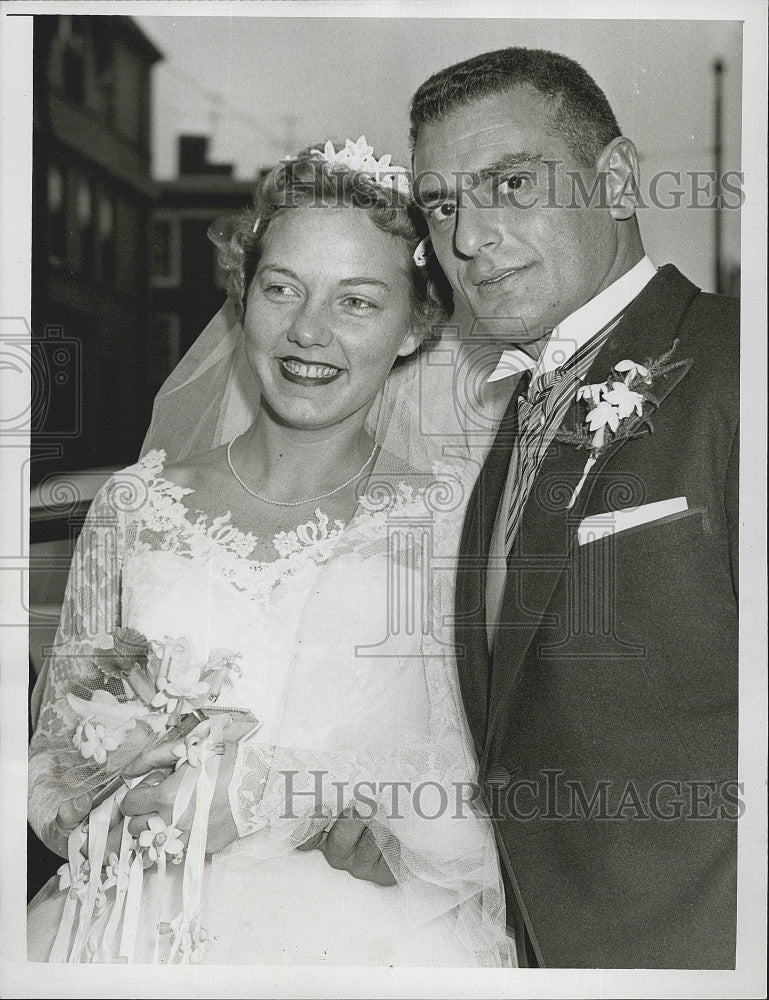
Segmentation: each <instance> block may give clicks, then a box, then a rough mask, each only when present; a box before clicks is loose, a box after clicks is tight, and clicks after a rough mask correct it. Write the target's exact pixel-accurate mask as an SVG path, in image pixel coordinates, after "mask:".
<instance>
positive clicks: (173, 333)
mask: <svg viewBox="0 0 769 1000" xmlns="http://www.w3.org/2000/svg"><path fill="white" fill-rule="evenodd" d="M254 184H255V181H240V180H235V179H234V178H233V176H232V166H231V165H230V164H213V163H209V161H208V139H207V137H205V136H191V135H183V136H180V137H179V175H178V177H177V178H175V179H174V180H171V181H160V182H158V183H157V197H156V202H155V209H154V211H153V215H152V229H151V236H150V254H151V264H150V273H151V284H152V319H151V323H150V329H151V334H152V336H151V341H152V343H151V347H150V351H149V353H148V355H147V366H148V370H147V378H148V382H149V385H150V387H151V391H152V392H153V394H154V393H155V392H157V390H158V389H159V388H160V386H161V385H162V383H163V381H164V379H165V378H166V376H167V375H168V374H169V373H170V372H171V370H172V369H173V367H174V366H175V365H176V363H177V361H178V360H179V359H180V358H181V357H182V355H183V354H184V353H185V352H186V351H187V350H188V348H189V347H190V346H191V345H192V344H193V342H194V341H195V339H196V337H197V336H198V334H200V332H201V331H202V330H203V328H204V327H205V325H206V324H207V323H208V321H209V320H210V319H211V317H212V316H213V315H214V314H215V313H216V312H217V310H218V309H219V308H220V307H221V305H222V303H223V302H224V299H225V295H226V274H225V272H224V271H222V270H221V268H219V266H218V264H217V260H216V249H215V247H214V245H213V243H211V241H210V240H209V239H208V237H207V232H208V228H209V226H210V225H211V223H212V222H214V221H215V220H216V219H218V218H221V217H222V216H227V215H232V214H234V213H236V212H239V211H242V210H243V209H244V208H246V207H248V205H249V204H251V203H252V200H253V192H254Z"/></svg>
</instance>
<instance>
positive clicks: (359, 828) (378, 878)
mask: <svg viewBox="0 0 769 1000" xmlns="http://www.w3.org/2000/svg"><path fill="white" fill-rule="evenodd" d="M297 850H299V851H311V850H317V851H320V852H321V854H322V855H323V856H324V857H325V859H326V861H328V863H329V864H330V865H331V867H332V868H338V869H340V870H342V871H347V872H349V873H350V874H351V875H353V876H354V877H355V878H359V879H363V880H364V881H366V882H374V883H375V884H376V885H395V876H394V875H393V873H392V871H391V869H390V866H389V865H388V864H387V862H386V861H385V859H384V857H383V855H382V852H381V850H380V849H379V847H378V846H377V843H376V840H375V839H374V834H373V833H372V832H371V828H370V827H369V826H368V825H367V824H366V821H365V820H363V819H360V818H359V817H358V816H356V815H355V814H354V812H353V813H350V812H343V813H341V814H340V816H339V817H338V818H337V819H336V820H335V821H334V824H333V826H331V827H330V829H328V830H322V831H321V832H320V833H318V834H316V835H315V836H314V837H311V838H310V839H309V840H306V841H305V842H304V843H303V844H301V845H300V846H299V847H298V848H297Z"/></svg>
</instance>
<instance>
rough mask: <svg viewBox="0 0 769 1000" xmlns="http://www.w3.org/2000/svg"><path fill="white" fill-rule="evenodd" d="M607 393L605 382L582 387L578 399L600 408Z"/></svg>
mask: <svg viewBox="0 0 769 1000" xmlns="http://www.w3.org/2000/svg"><path fill="white" fill-rule="evenodd" d="M605 392H606V383H605V382H594V383H593V384H592V385H581V386H580V387H579V388H578V389H577V399H580V400H582V399H583V400H585V402H586V403H592V404H593V406H598V404H599V403H600V402H601V399H602V397H603V394H604V393H605Z"/></svg>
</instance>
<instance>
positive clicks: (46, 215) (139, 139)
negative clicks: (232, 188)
mask: <svg viewBox="0 0 769 1000" xmlns="http://www.w3.org/2000/svg"><path fill="white" fill-rule="evenodd" d="M160 58H162V56H161V53H160V52H159V51H158V49H157V48H156V47H155V46H154V45H153V44H152V43H151V42H150V40H149V39H148V38H147V37H146V36H145V35H144V34H143V33H142V31H141V30H140V29H139V27H138V26H137V25H136V23H135V22H134V21H133V19H132V18H130V17H124V16H84V15H80V16H67V15H56V16H40V15H36V16H35V20H34V105H33V107H34V114H33V122H34V132H33V164H34V167H33V195H32V197H33V207H32V227H33V228H32V248H33V249H32V335H33V364H34V369H33V370H34V371H35V374H36V382H37V384H36V385H35V386H33V433H32V466H31V478H32V482H33V483H34V482H37V481H40V479H41V478H43V477H44V476H45V475H46V474H48V473H50V472H52V471H57V472H58V471H62V470H71V469H79V468H84V467H93V466H98V465H105V464H121V463H126V464H127V463H129V462H131V461H134V460H135V459H136V456H137V451H138V447H139V445H140V443H141V440H142V434H143V431H144V428H145V427H146V423H147V418H148V412H149V403H150V398H149V389H148V386H147V384H146V377H145V363H144V358H145V356H146V353H147V349H148V338H149V266H148V241H147V232H148V227H149V221H150V214H151V210H152V200H153V193H154V188H153V182H152V179H151V161H150V122H151V109H150V95H151V91H150V73H151V69H152V66H153V64H154V63H155V62H156V61H157V60H158V59H160ZM35 389H38V392H37V397H36V398H34V397H35V392H34V390H35ZM105 400H108V401H109V403H108V405H105Z"/></svg>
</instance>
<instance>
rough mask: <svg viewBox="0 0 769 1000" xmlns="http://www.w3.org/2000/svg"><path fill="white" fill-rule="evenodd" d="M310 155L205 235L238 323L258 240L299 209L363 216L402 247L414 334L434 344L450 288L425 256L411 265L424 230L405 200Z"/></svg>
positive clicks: (359, 173)
mask: <svg viewBox="0 0 769 1000" xmlns="http://www.w3.org/2000/svg"><path fill="white" fill-rule="evenodd" d="M321 145H322V144H321ZM313 150H315V152H313ZM317 150H318V146H312V147H308V148H307V149H306V150H303V151H302V152H301V153H299V155H298V156H296V157H293V158H291V159H289V160H285V161H283V162H281V163H279V164H278V165H277V166H276V167H273V169H272V170H270V171H269V172H268V173H267V174H266V175H265V176H264V177H263V178H262V179H261V180H260V181H259V183H258V185H257V187H256V191H255V193H254V207H253V210H249V211H245V212H242V213H241V214H240V215H237V216H234V217H231V218H229V219H225V220H219V221H217V222H216V223H214V225H213V226H212V227H211V229H210V230H209V234H208V235H209V238H210V239H211V240H212V241H213V242H214V243H215V244H216V246H217V249H218V255H219V264H220V266H221V267H222V268H223V269H224V270H225V271H227V272H228V273H229V281H228V294H229V295H230V298H231V299H232V300H233V301H234V302H235V304H236V306H237V307H238V309H239V310H240V311H241V315H242V312H243V311H244V310H245V304H246V297H247V295H248V288H249V286H250V284H251V280H252V278H253V276H254V273H255V272H256V268H257V266H258V264H259V258H260V256H261V252H262V246H263V244H264V237H265V234H266V233H267V230H268V229H269V226H270V223H271V222H272V220H273V219H274V218H275V216H276V215H278V214H279V213H280V212H282V211H285V210H286V209H287V208H293V207H299V206H317V207H337V206H339V207H344V208H357V209H361V210H363V211H365V212H367V213H368V215H369V217H370V219H371V221H372V222H373V223H374V225H375V226H377V228H378V229H381V230H382V232H385V233H390V234H391V235H393V236H397V237H399V238H400V239H401V240H402V241H403V243H404V255H405V256H406V258H407V261H408V273H409V278H410V291H411V302H412V312H413V318H414V328H415V329H416V330H419V331H421V332H423V333H424V335H425V336H429V335H430V334H432V335H433V336H434V335H435V332H436V328H437V327H438V326H439V325H440V324H441V323H442V322H444V321H445V320H446V318H447V316H449V315H450V314H451V312H452V308H453V303H452V299H451V288H450V285H449V284H448V281H447V280H446V278H445V277H444V275H443V273H442V271H441V270H440V268H439V266H438V264H437V261H436V260H435V258H434V256H433V255H432V254H429V255H428V258H427V264H426V265H425V266H422V267H418V266H417V265H416V264H415V263H414V260H413V253H414V250H415V249H416V247H417V245H418V243H419V242H420V240H421V239H422V238H423V237H424V236H426V235H427V227H426V225H425V222H424V219H423V218H422V216H421V213H420V212H419V210H418V209H417V207H416V205H415V204H414V201H413V199H412V197H411V196H410V194H408V193H407V191H405V190H403V189H402V188H399V187H397V186H396V185H392V186H387V185H385V184H380V183H377V181H376V180H375V179H374V178H373V177H372V175H371V174H369V173H366V172H365V171H363V170H356V169H353V168H351V167H349V166H346V165H345V164H341V163H338V162H329V161H328V160H326V159H323V158H322V157H321V156H320V155H318V152H317Z"/></svg>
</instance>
